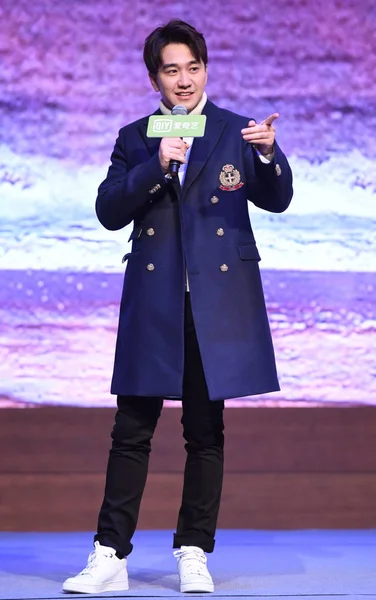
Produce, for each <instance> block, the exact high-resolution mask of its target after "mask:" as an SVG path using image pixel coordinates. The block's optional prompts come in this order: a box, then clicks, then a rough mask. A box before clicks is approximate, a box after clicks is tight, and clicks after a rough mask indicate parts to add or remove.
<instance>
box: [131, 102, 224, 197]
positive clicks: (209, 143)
mask: <svg viewBox="0 0 376 600" xmlns="http://www.w3.org/2000/svg"><path fill="white" fill-rule="evenodd" d="M160 114H162V113H161V111H160V110H159V109H158V110H156V111H155V112H154V113H153V115H160ZM202 114H203V115H206V127H205V134H204V136H203V137H202V138H196V139H195V140H194V144H193V147H192V151H191V155H190V158H189V164H188V169H187V173H186V176H185V180H184V186H183V192H184V193H185V192H186V191H187V190H188V189H189V188H190V187H191V185H192V184H193V183H194V181H195V180H196V179H197V177H198V176H199V175H200V173H201V171H202V169H203V168H204V166H205V164H206V162H207V161H208V159H209V157H210V156H211V154H212V153H213V152H214V150H215V147H216V146H217V144H218V142H219V140H220V137H221V135H222V132H223V129H224V127H225V124H226V120H225V118H224V117H223V113H222V111H221V109H220V108H219V107H218V106H216V105H215V104H213V102H210V100H208V101H207V102H206V104H205V106H204V109H203V111H202ZM148 120H149V117H145V118H144V119H141V121H140V123H139V130H140V132H141V135H142V137H143V139H144V141H145V143H146V145H147V147H148V149H149V152H150V155H151V156H152V155H154V154H156V153H157V152H158V148H159V144H160V138H148V137H147V136H146V131H147V126H148Z"/></svg>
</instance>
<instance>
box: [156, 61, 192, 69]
mask: <svg viewBox="0 0 376 600" xmlns="http://www.w3.org/2000/svg"><path fill="white" fill-rule="evenodd" d="M199 64H200V61H199V60H191V61H189V63H188V66H189V67H190V66H191V65H199ZM178 66H179V65H178V64H177V63H167V64H166V65H162V67H161V68H162V69H163V70H164V71H165V70H166V69H171V67H178Z"/></svg>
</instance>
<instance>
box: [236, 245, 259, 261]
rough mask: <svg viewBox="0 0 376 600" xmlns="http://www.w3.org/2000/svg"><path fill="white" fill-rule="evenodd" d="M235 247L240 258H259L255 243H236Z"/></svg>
mask: <svg viewBox="0 0 376 600" xmlns="http://www.w3.org/2000/svg"><path fill="white" fill-rule="evenodd" d="M237 249H238V252H239V256H240V258H241V260H261V257H260V254H259V251H258V250H257V246H256V244H253V243H250V244H238V245H237Z"/></svg>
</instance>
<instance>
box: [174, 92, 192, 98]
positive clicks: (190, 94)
mask: <svg viewBox="0 0 376 600" xmlns="http://www.w3.org/2000/svg"><path fill="white" fill-rule="evenodd" d="M193 93H194V92H177V93H176V95H177V96H183V97H184V96H186V97H187V98H188V96H192V94H193Z"/></svg>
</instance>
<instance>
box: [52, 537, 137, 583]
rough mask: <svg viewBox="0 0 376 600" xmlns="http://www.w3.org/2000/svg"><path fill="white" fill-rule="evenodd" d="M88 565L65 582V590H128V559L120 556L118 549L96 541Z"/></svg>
mask: <svg viewBox="0 0 376 600" xmlns="http://www.w3.org/2000/svg"><path fill="white" fill-rule="evenodd" d="M94 547H95V549H94V550H93V552H91V553H90V554H89V559H88V563H87V566H86V567H85V568H84V570H83V571H81V573H79V574H78V575H76V576H75V577H69V578H68V579H66V580H65V581H64V583H63V592H76V593H80V594H98V593H101V592H121V591H123V590H128V589H129V585H128V573H127V559H126V558H118V557H117V556H116V550H114V549H113V548H109V547H107V546H101V545H100V543H99V542H95V544H94Z"/></svg>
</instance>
